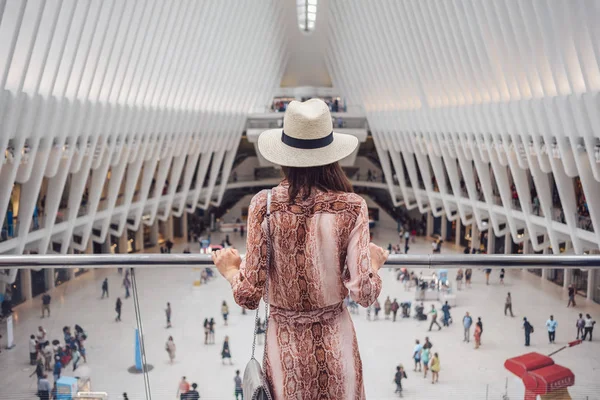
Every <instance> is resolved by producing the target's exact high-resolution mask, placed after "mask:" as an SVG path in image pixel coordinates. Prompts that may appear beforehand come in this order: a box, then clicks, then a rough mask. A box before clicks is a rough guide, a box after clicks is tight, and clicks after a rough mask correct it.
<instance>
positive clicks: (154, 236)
mask: <svg viewBox="0 0 600 400" xmlns="http://www.w3.org/2000/svg"><path fill="white" fill-rule="evenodd" d="M140 228H142V227H140ZM150 243H151V244H152V246H156V245H157V244H158V220H156V221H154V223H153V224H152V226H150Z"/></svg>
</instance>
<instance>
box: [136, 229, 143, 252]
mask: <svg viewBox="0 0 600 400" xmlns="http://www.w3.org/2000/svg"><path fill="white" fill-rule="evenodd" d="M135 248H136V249H137V250H138V251H142V250H144V226H143V225H142V224H140V227H139V228H138V230H137V231H135Z"/></svg>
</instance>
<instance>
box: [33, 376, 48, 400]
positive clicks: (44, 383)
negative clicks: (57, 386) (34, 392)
mask: <svg viewBox="0 0 600 400" xmlns="http://www.w3.org/2000/svg"><path fill="white" fill-rule="evenodd" d="M37 388H38V397H39V398H40V400H50V391H51V390H52V385H50V382H49V381H48V375H46V374H44V375H42V377H41V379H39V380H38V384H37Z"/></svg>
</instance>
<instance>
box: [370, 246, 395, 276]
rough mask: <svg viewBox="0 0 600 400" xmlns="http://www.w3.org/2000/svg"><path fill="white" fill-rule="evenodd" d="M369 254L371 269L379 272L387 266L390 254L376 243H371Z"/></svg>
mask: <svg viewBox="0 0 600 400" xmlns="http://www.w3.org/2000/svg"><path fill="white" fill-rule="evenodd" d="M369 252H370V253H371V268H373V270H374V271H375V272H377V271H379V268H381V267H382V265H383V264H385V262H386V260H387V258H388V256H389V255H390V252H389V251H387V250H384V249H383V248H381V247H379V246H377V245H376V244H374V243H369Z"/></svg>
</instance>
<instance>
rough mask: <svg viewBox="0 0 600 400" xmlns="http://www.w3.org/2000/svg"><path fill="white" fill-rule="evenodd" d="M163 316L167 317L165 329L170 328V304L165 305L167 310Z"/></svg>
mask: <svg viewBox="0 0 600 400" xmlns="http://www.w3.org/2000/svg"><path fill="white" fill-rule="evenodd" d="M165 314H166V317H167V329H168V328H171V326H172V325H171V303H167V308H166V309H165Z"/></svg>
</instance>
